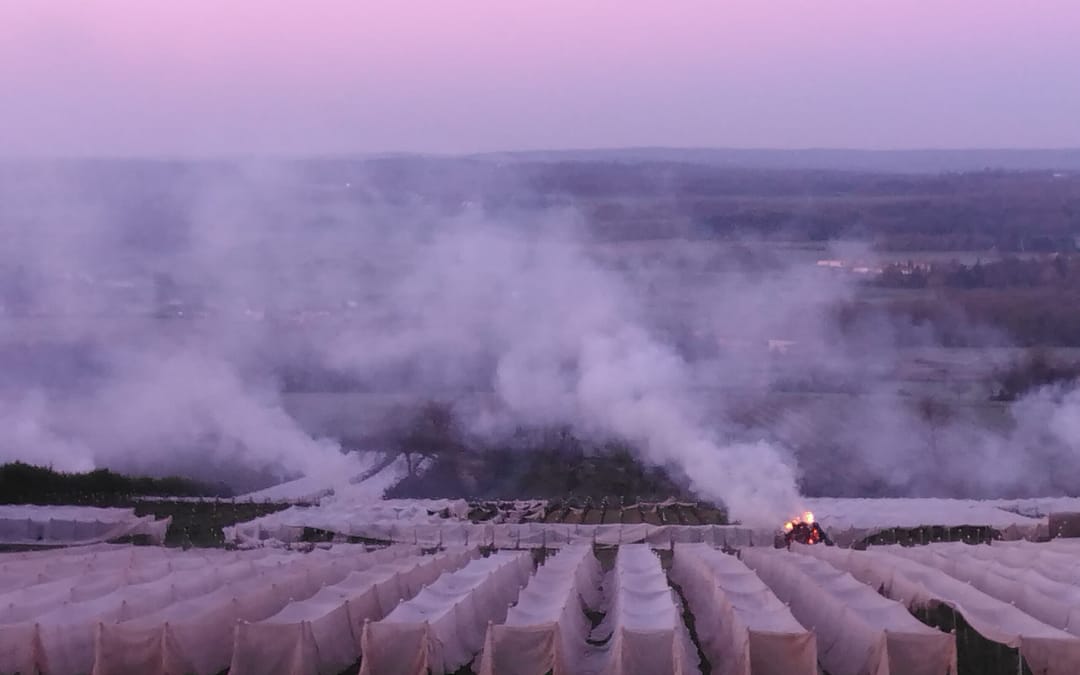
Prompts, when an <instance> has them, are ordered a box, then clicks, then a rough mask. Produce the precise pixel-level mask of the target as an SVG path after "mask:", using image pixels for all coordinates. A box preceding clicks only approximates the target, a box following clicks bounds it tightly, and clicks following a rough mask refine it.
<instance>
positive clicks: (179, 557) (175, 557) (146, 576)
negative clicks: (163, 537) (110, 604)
mask: <svg viewBox="0 0 1080 675" xmlns="http://www.w3.org/2000/svg"><path fill="white" fill-rule="evenodd" d="M358 548H359V547H352V548H349V547H338V550H337V551H336V554H338V555H346V554H348V553H350V552H351V553H355V552H356V549H358ZM402 549H403V550H404V551H415V550H416V549H415V548H413V547H402ZM271 551H272V550H269V549H267V550H262V551H258V552H255V551H251V552H243V553H235V552H231V553H226V552H224V551H216V550H214V549H203V550H202V552H195V551H191V552H180V551H176V550H175V549H157V548H148V547H128V551H107V552H102V553H95V554H91V555H89V556H53V557H51V558H52V559H50V558H49V557H42V558H39V559H38V560H39V561H41V562H40V563H39V569H40V570H41V571H40V572H38V573H37V574H34V573H31V572H26V571H21V572H12V573H10V574H9V575H7V576H0V585H2V587H3V589H4V590H0V623H12V622H17V621H22V620H27V619H31V618H34V617H37V616H40V615H42V614H45V613H46V612H48V611H51V610H53V609H56V608H58V607H61V606H63V605H67V604H70V603H78V602H85V601H88V600H93V599H95V598H98V597H100V596H104V595H106V594H109V593H112V592H114V591H119V590H121V589H122V588H123V587H125V586H129V585H133V584H143V585H144V584H147V583H149V582H152V581H155V580H160V579H162V578H163V577H166V576H167V575H170V574H172V573H174V572H182V571H185V570H192V571H196V574H194V575H193V576H195V577H200V576H201V577H205V578H207V579H213V578H215V576H221V575H223V574H226V572H225V570H228V569H230V567H229V566H230V564H232V563H241V565H240V568H243V567H244V565H247V566H248V567H251V566H253V565H256V561H258V560H261V559H263V558H267V557H271V558H272V559H275V560H281V559H285V558H282V557H281V556H282V554H281V553H277V554H276V556H277V557H272V556H270V555H269V554H270V553H271ZM143 552H146V553H143ZM211 552H213V553H211ZM207 568H210V569H211V570H212V573H211V574H207V573H206V570H207ZM252 569H253V568H252ZM177 578H179V577H177ZM229 580H231V579H223V581H229ZM170 583H173V580H172V579H171V578H169V579H166V580H165V581H164V582H160V583H159V586H167V585H169V584H170ZM180 585H181V586H182V585H183V584H182V583H181V584H180Z"/></svg>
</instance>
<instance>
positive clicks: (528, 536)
mask: <svg viewBox="0 0 1080 675" xmlns="http://www.w3.org/2000/svg"><path fill="white" fill-rule="evenodd" d="M305 527H314V528H317V529H322V530H326V531H328V532H335V533H338V534H341V535H342V536H350V537H360V538H362V539H366V540H370V541H378V542H388V543H400V544H415V545H418V546H424V547H438V546H448V545H468V546H492V547H494V548H499V549H530V548H562V547H563V546H572V545H576V544H598V545H604V546H617V545H621V544H641V543H647V544H649V545H651V546H653V547H654V548H670V547H671V546H673V545H674V544H677V543H705V544H710V545H712V546H718V547H725V548H742V547H745V546H772V545H773V544H774V543H775V541H776V539H775V537H776V532H775V531H774V530H772V529H768V528H745V527H739V526H735V525H650V524H647V523H639V524H633V525H630V524H616V525H574V524H568V523H495V524H493V523H470V522H467V521H458V520H451V519H433V521H425V522H416V521H414V520H410V519H400V520H399V519H381V520H367V519H366V518H365V517H364V516H357V515H355V514H352V513H349V512H337V513H330V512H328V511H327V507H322V508H320V509H315V508H308V509H300V508H296V509H286V510H285V511H279V512H277V513H273V514H270V515H268V516H265V517H263V518H258V519H255V520H252V521H249V522H246V523H240V524H238V525H236V526H235V527H232V528H226V538H227V539H228V540H229V541H235V542H236V543H237V544H240V545H243V546H251V545H257V544H258V543H259V542H261V541H266V540H279V541H285V542H292V541H297V540H298V539H299V538H300V536H301V535H302V534H303V531H304V528H305Z"/></svg>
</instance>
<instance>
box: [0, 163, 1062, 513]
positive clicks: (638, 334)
mask: <svg viewBox="0 0 1080 675" xmlns="http://www.w3.org/2000/svg"><path fill="white" fill-rule="evenodd" d="M106 168H107V169H109V170H108V171H105V170H103V169H101V167H90V168H89V169H87V168H85V167H84V168H83V169H80V170H74V169H71V168H64V167H61V168H56V167H46V168H45V169H41V168H40V167H39V168H37V169H35V170H34V171H32V172H22V173H20V172H16V171H9V172H8V173H7V174H5V175H3V176H0V197H3V199H0V228H2V231H3V234H4V237H5V239H4V240H5V242H10V245H7V246H5V247H4V248H3V249H2V250H0V274H2V277H3V279H4V280H5V281H4V284H3V285H2V294H0V304H2V305H3V308H4V310H3V314H2V319H0V320H2V324H0V326H2V327H0V342H2V346H3V351H2V352H0V368H3V369H4V370H3V372H4V376H3V379H2V380H0V460H12V459H22V460H24V461H31V462H35V463H42V464H52V465H53V466H55V467H56V468H59V469H72V470H75V469H80V470H81V469H87V468H91V467H97V466H109V467H111V468H117V469H120V470H138V471H147V472H153V473H165V472H170V471H183V472H185V473H191V474H194V475H197V476H199V477H203V478H206V477H219V476H222V475H227V476H235V475H237V474H238V473H243V472H245V471H246V472H249V473H251V472H254V473H257V474H259V475H262V476H263V477H264V479H265V477H266V476H276V477H278V478H284V477H287V476H291V475H297V474H304V473H307V474H313V473H321V474H324V475H327V476H332V477H335V478H336V477H339V476H340V474H341V472H342V465H343V463H344V461H345V460H344V455H343V453H342V450H341V447H340V445H339V443H338V441H336V440H334V439H333V438H332V436H333V434H331V433H329V432H328V433H326V434H325V435H326V436H327V437H326V438H321V437H319V436H320V435H321V434H318V433H317V434H315V435H314V436H313V435H312V434H311V433H310V430H306V429H305V428H304V425H303V424H301V423H300V422H298V421H297V420H296V419H294V418H293V417H292V416H291V415H290V414H289V412H288V406H287V405H286V401H287V394H286V393H283V390H284V389H285V388H286V382H287V381H288V380H289V378H290V377H295V376H296V374H297V373H301V374H303V373H309V372H317V373H322V374H327V373H330V374H334V375H335V376H340V377H342V378H344V379H346V380H347V381H348V382H350V383H351V385H352V386H355V387H358V388H360V389H362V390H364V391H366V392H370V393H374V394H380V395H388V396H390V395H393V396H395V397H398V398H403V399H405V400H414V401H415V402H416V403H417V404H420V403H421V402H423V401H426V400H430V399H447V400H451V401H456V402H457V403H458V405H457V407H456V412H457V413H458V414H459V415H460V417H461V421H462V423H463V424H464V425H465V426H466V429H467V431H468V433H469V434H471V435H472V436H474V437H476V438H500V437H504V436H506V435H508V434H510V433H511V432H513V431H514V430H515V429H517V428H520V427H537V428H542V427H551V426H570V427H572V429H573V430H574V432H575V434H578V435H579V436H581V437H587V438H596V439H607V438H617V439H619V440H622V441H625V442H626V443H628V444H629V445H630V446H632V447H634V448H635V449H636V451H637V452H638V454H639V456H640V457H641V459H642V460H644V461H646V462H647V463H649V464H652V465H656V466H661V467H665V468H669V469H671V470H672V471H673V472H674V473H675V474H677V475H679V476H682V477H684V478H685V479H686V480H687V481H688V483H689V485H690V487H691V488H692V489H693V490H694V491H695V492H696V493H697V494H699V495H700V496H701V497H703V498H706V499H713V500H719V501H722V502H723V503H725V504H726V505H727V506H728V507H729V509H730V511H731V514H732V516H733V517H735V518H738V519H741V520H743V521H745V522H764V523H767V524H772V523H776V522H780V521H781V520H783V519H784V518H787V517H789V516H791V515H793V514H794V513H798V512H799V510H800V504H799V500H800V497H799V486H800V485H801V486H803V487H804V488H805V489H807V490H809V491H810V492H813V493H815V494H837V495H839V494H851V495H856V494H857V495H863V496H869V495H873V494H900V495H917V494H935V495H946V496H1001V495H1009V494H1012V493H1016V492H1025V493H1045V492H1060V491H1063V490H1066V489H1068V488H1067V484H1066V483H1065V482H1063V481H1065V480H1066V479H1068V478H1069V477H1076V476H1080V461H1078V460H1080V453H1078V452H1077V448H1076V441H1075V440H1074V439H1076V438H1077V437H1078V436H1077V433H1076V432H1077V431H1080V430H1077V429H1076V428H1075V427H1076V424H1075V420H1076V419H1080V417H1077V415H1076V414H1074V411H1080V403H1078V401H1077V398H1076V394H1075V393H1071V392H1067V391H1064V392H1062V391H1057V392H1053V391H1042V392H1039V393H1037V394H1035V395H1033V396H1031V397H1028V398H1026V399H1024V400H1023V401H1021V402H1019V403H1017V404H1016V405H1014V406H1012V408H1011V418H1010V417H1009V415H1008V414H1003V415H1001V417H1002V418H1004V419H1006V422H1007V423H1006V424H1005V425H1003V426H1001V428H993V425H988V424H987V423H984V421H982V420H980V419H979V418H978V414H981V412H980V411H981V408H980V409H979V410H975V411H974V412H973V411H969V410H966V409H964V407H963V406H957V405H955V404H953V403H949V402H946V403H941V402H940V401H937V400H936V399H934V397H924V396H922V395H921V394H919V393H918V392H914V393H913V392H911V391H907V390H906V389H905V387H906V386H907V385H906V384H899V385H898V384H897V383H896V382H897V378H896V377H895V374H896V372H897V371H898V370H902V369H903V368H905V367H907V365H908V364H909V363H910V361H911V359H910V353H909V352H910V350H907V351H905V349H902V348H901V346H900V345H901V343H905V344H910V343H912V342H914V343H915V344H917V345H922V347H923V348H924V349H926V350H933V349H934V348H935V338H934V336H933V335H932V334H929V333H927V332H926V330H925V329H923V328H920V327H913V326H909V325H896V324H895V323H893V322H890V320H886V319H884V318H874V319H872V320H868V321H866V322H863V323H860V324H856V325H854V326H849V327H847V328H846V329H844V330H841V329H839V328H838V327H837V324H836V320H835V311H834V310H835V308H836V307H837V306H838V305H840V304H843V303H847V302H850V301H852V300H853V299H854V298H856V296H857V295H858V289H857V287H856V284H855V282H854V281H853V278H852V277H851V276H849V275H843V274H835V273H830V272H829V271H828V270H822V269H819V268H817V266H815V265H814V264H813V259H812V258H806V257H805V256H804V257H802V258H799V257H797V256H796V257H794V258H792V257H789V258H783V256H781V258H782V259H781V260H779V261H778V262H777V261H772V262H767V263H765V264H762V263H761V261H759V260H756V258H757V256H758V255H759V253H760V251H765V252H766V253H768V252H769V251H773V252H774V253H775V251H774V248H775V247H772V248H770V246H771V245H769V246H765V245H762V246H757V245H755V244H754V243H753V242H751V243H750V244H749V245H748V246H739V245H732V244H730V243H719V242H708V241H694V240H692V239H672V240H668V241H659V242H657V241H631V240H624V241H610V240H609V241H598V240H596V239H595V238H593V237H592V236H591V234H590V232H591V230H590V223H589V222H588V221H587V219H586V218H585V217H584V216H583V215H582V214H581V212H580V211H579V210H578V209H575V208H574V205H573V204H569V205H567V204H549V203H545V200H544V199H541V198H539V197H537V196H536V195H534V194H533V192H532V189H531V187H530V185H529V184H528V181H527V180H525V179H517V178H514V177H510V178H507V177H505V176H503V177H501V178H499V183H498V185H497V187H496V188H494V189H495V192H496V193H497V194H499V195H501V196H502V197H503V198H502V199H500V200H494V203H493V200H491V199H485V198H484V197H483V195H477V196H475V200H474V201H475V202H476V203H471V202H470V199H469V197H470V196H473V193H477V192H479V193H484V192H485V191H484V190H481V189H479V188H477V186H472V185H468V184H467V183H464V182H455V179H454V177H453V176H436V177H433V178H432V177H429V178H424V179H422V180H419V181H418V182H417V179H416V178H415V177H413V178H411V179H408V180H406V179H401V183H402V184H396V183H394V182H393V181H390V183H389V184H388V183H387V180H386V178H385V177H384V176H372V175H367V174H366V172H365V169H364V168H363V167H362V166H358V167H355V168H354V169H352V170H351V171H349V172H347V176H346V178H347V180H346V179H344V178H342V177H340V176H339V175H337V174H334V175H331V176H330V177H327V176H326V175H323V174H322V173H319V172H317V171H313V170H311V169H306V170H305V169H303V168H301V167H297V166H286V165H281V164H276V165H270V164H261V165H244V166H234V165H227V166H217V165H213V166H210V167H201V168H198V169H196V168H191V167H185V166H173V165H153V164H150V165H140V164H136V165H135V166H134V168H132V167H127V168H125V167H123V166H121V167H119V168H117V167H112V168H109V167H108V166H106ZM110 172H111V173H110ZM339 173H340V172H339ZM26 176H29V177H26ZM409 180H412V181H413V182H412V183H410V182H409ZM346 183H347V184H346ZM482 187H484V188H486V189H487V192H486V194H490V192H491V190H492V189H493V188H492V185H490V184H489V185H486V186H482ZM462 195H465V196H466V197H465V198H463V197H462ZM508 195H509V196H508ZM679 229H680V231H682V232H688V231H691V232H692V227H685V224H681V225H680V227H679ZM748 251H749V252H757V253H748ZM814 255H815V256H829V255H842V256H843V257H846V258H856V257H863V258H870V257H871V256H870V255H869V253H868V252H867V251H865V250H858V249H855V250H852V249H845V250H843V251H840V252H839V253H836V252H829V251H827V250H826V251H820V252H816V253H814ZM748 257H749V258H752V259H753V260H749V261H748ZM973 330H974V329H973ZM984 361H985V359H983V360H980V362H979V364H978V367H979V368H985V367H986V364H985V363H984ZM837 382H839V383H840V384H839V385H838V386H837V385H836V383H837ZM924 398H925V399H926V400H925V402H924ZM362 412H363V411H356V413H357V414H358V415H359V414H361V413H362ZM1010 420H1011V421H1010ZM376 449H377V448H376ZM1051 461H1052V462H1054V468H1053V470H1048V462H1051Z"/></svg>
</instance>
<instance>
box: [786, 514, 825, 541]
mask: <svg viewBox="0 0 1080 675" xmlns="http://www.w3.org/2000/svg"><path fill="white" fill-rule="evenodd" d="M824 537H825V533H824V532H823V531H822V530H821V527H820V526H819V525H816V524H815V523H814V514H813V513H811V512H810V511H806V512H804V513H803V514H802V516H800V517H798V518H792V519H791V520H789V521H787V522H786V523H784V538H785V539H787V540H788V543H789V544H790V543H791V542H792V541H797V542H799V543H800V544H816V543H818V542H819V541H822V540H823V539H824Z"/></svg>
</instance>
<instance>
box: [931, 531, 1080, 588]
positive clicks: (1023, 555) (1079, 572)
mask: <svg viewBox="0 0 1080 675" xmlns="http://www.w3.org/2000/svg"><path fill="white" fill-rule="evenodd" d="M1060 542H1061V540H1056V541H1050V542H1046V543H1040V544H1036V543H1032V542H1028V541H1019V542H995V543H994V545H993V546H964V545H962V544H961V545H960V546H963V548H962V549H958V550H962V551H964V554H965V555H968V556H971V557H973V558H978V559H980V560H989V561H992V562H996V563H1000V564H1002V565H1005V566H1007V567H1014V568H1020V569H1024V570H1033V571H1035V572H1038V573H1039V574H1041V575H1042V576H1044V577H1046V578H1047V579H1053V580H1054V581H1059V582H1061V583H1064V584H1069V585H1072V586H1080V565H1077V564H1076V558H1077V554H1080V548H1077V546H1076V544H1069V545H1067V546H1066V545H1063V544H1061V543H1060ZM950 546H951V545H950ZM927 548H930V549H932V550H938V551H940V552H943V553H953V552H955V550H956V549H953V548H951V547H946V546H945V545H944V544H932V545H930V546H928V547H927Z"/></svg>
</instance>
